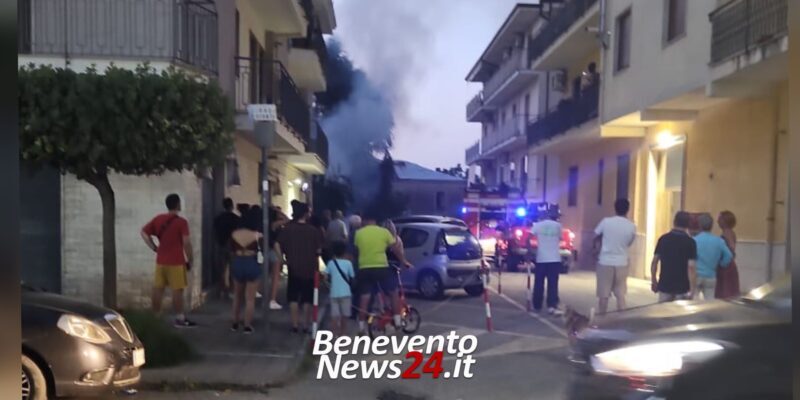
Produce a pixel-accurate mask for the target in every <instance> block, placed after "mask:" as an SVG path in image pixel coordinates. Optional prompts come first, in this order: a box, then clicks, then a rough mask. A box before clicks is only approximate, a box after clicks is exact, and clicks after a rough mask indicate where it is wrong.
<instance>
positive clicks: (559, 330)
mask: <svg viewBox="0 0 800 400" xmlns="http://www.w3.org/2000/svg"><path fill="white" fill-rule="evenodd" d="M489 290H491V291H492V292H493V293H494V294H497V295H498V296H500V297H502V298H503V299H505V301H507V302H509V303H510V304H511V305H513V306H514V307H517V308H519V309H520V310H522V311H523V312H524V313H525V314H528V315H529V316H531V317H533V318H535V319H537V320H539V322H541V323H543V324H545V325H547V326H548V327H549V328H550V329H552V330H553V331H555V332H556V333H558V334H559V335H561V336H563V337H567V331H566V330H564V329H563V328H560V327H558V326H557V325H556V324H554V323H552V322H550V321H548V320H547V319H545V318H542V317H540V316H539V315H537V314H536V313H533V312H528V310H526V309H525V306H523V305H522V304H519V303H517V302H516V301H515V300H514V299H512V298H510V297H508V296H506V295H505V294H498V293H497V291H496V290H494V289H493V288H489Z"/></svg>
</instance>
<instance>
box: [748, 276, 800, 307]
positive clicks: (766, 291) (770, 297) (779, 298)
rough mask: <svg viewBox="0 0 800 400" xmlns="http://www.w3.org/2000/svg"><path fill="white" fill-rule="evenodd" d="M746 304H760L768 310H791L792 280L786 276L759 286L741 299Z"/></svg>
mask: <svg viewBox="0 0 800 400" xmlns="http://www.w3.org/2000/svg"><path fill="white" fill-rule="evenodd" d="M742 300H744V301H745V302H747V303H755V304H761V305H764V306H767V307H770V308H777V309H791V308H792V278H791V275H786V276H784V277H782V278H780V279H777V280H775V281H773V282H771V283H767V284H765V285H763V286H759V287H757V288H755V289H753V290H751V291H750V292H749V293H747V294H746V295H744V296H743V297H742Z"/></svg>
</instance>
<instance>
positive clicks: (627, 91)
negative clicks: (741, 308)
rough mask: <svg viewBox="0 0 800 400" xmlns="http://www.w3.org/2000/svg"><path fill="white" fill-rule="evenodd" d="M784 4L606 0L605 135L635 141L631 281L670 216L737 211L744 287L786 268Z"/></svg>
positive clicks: (781, 0)
mask: <svg viewBox="0 0 800 400" xmlns="http://www.w3.org/2000/svg"><path fill="white" fill-rule="evenodd" d="M787 5H788V2H787V1H785V0H775V1H753V0H733V1H717V0H697V1H695V0H692V1H688V0H665V1H657V2H638V1H630V0H613V1H608V4H607V13H606V15H605V18H606V19H605V22H606V27H607V29H608V30H609V31H610V32H611V35H610V37H609V39H608V48H607V51H605V52H604V59H603V63H604V64H605V65H606V66H607V67H606V68H605V70H604V73H603V81H604V85H603V89H602V92H603V95H602V101H601V104H602V111H601V114H602V121H603V129H604V130H609V131H616V130H623V131H628V132H630V134H631V135H632V136H634V137H636V138H638V139H637V145H636V146H634V147H630V148H628V149H627V150H628V151H629V154H630V159H631V162H630V165H629V169H630V174H631V175H630V179H631V188H632V192H631V199H632V200H633V205H634V208H633V218H634V221H635V222H636V224H637V227H638V230H639V233H640V239H641V240H640V243H639V248H640V249H642V251H643V253H644V257H642V258H641V259H640V260H639V263H637V264H639V266H637V267H636V269H638V271H635V272H634V273H635V274H636V275H638V276H643V277H647V276H649V268H648V267H646V266H648V265H649V262H650V260H651V257H652V256H651V254H652V252H653V250H654V247H655V240H656V239H657V236H658V235H660V234H661V233H663V232H665V231H666V230H667V229H669V226H670V224H671V215H673V214H674V212H675V211H677V210H686V211H690V212H709V213H711V214H712V215H715V216H716V215H717V214H718V213H719V212H720V211H723V210H730V211H732V212H734V213H735V214H736V216H737V219H738V225H737V229H736V231H737V233H738V239H739V242H738V243H737V252H736V253H737V254H736V256H737V262H738V266H739V273H740V276H741V281H742V288H743V289H748V288H752V287H754V286H756V285H759V284H761V283H763V282H765V281H768V280H770V279H772V278H773V277H777V276H780V275H781V274H783V273H784V272H785V270H786V244H785V243H786V232H787V224H786V221H787V209H786V200H787V198H786V197H787V190H788V175H787V174H788V159H787V150H786V149H787V147H788V146H787V145H786V144H787V143H788V142H787V140H788V137H787V125H788V61H787V59H788V56H787V48H788V37H787V26H788V18H787V15H788V13H787ZM654 21H655V24H654ZM659 21H660V22H661V23H660V24H659V23H658V22H659ZM595 158H599V157H597V156H595ZM592 180H593V179H592V178H591V177H588V182H585V184H584V185H582V186H581V187H582V188H584V190H591V189H589V188H591V186H592V184H591V181H592ZM595 185H596V184H595ZM579 190H580V189H579Z"/></svg>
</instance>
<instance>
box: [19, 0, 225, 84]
mask: <svg viewBox="0 0 800 400" xmlns="http://www.w3.org/2000/svg"><path fill="white" fill-rule="evenodd" d="M18 18H19V28H20V31H19V35H18V48H19V53H20V54H31V55H44V56H60V57H67V56H68V57H70V58H86V59H90V60H93V59H97V60H126V59H129V60H134V61H151V62H157V61H165V62H169V63H174V64H177V65H181V66H184V67H188V68H191V69H196V70H199V71H200V72H203V73H207V74H212V75H213V74H216V72H217V64H218V57H219V52H218V51H217V49H218V43H217V30H218V27H217V12H216V8H215V6H214V2H213V1H211V0H195V1H189V0H114V1H109V0H81V1H64V0H20V2H19V7H18Z"/></svg>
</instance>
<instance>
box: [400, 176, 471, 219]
mask: <svg viewBox="0 0 800 400" xmlns="http://www.w3.org/2000/svg"><path fill="white" fill-rule="evenodd" d="M394 190H395V191H396V192H398V193H402V194H404V195H406V196H408V199H409V203H408V211H409V212H410V213H411V214H433V215H449V216H454V217H457V216H460V215H461V214H460V213H461V207H462V206H463V204H464V195H465V190H466V182H440V181H407V180H398V181H395V183H394ZM437 192H443V193H444V206H445V209H444V210H438V209H437V208H436V193H437Z"/></svg>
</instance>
